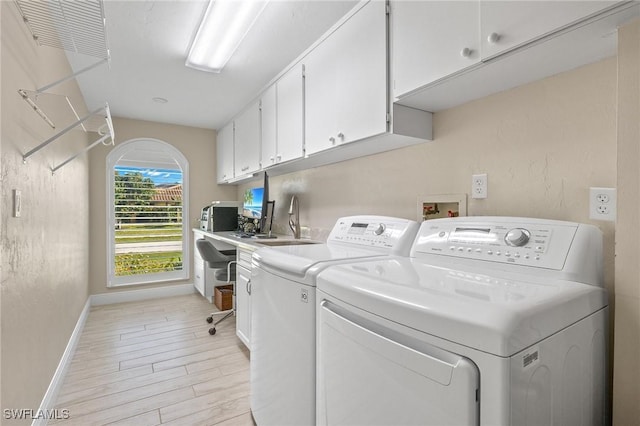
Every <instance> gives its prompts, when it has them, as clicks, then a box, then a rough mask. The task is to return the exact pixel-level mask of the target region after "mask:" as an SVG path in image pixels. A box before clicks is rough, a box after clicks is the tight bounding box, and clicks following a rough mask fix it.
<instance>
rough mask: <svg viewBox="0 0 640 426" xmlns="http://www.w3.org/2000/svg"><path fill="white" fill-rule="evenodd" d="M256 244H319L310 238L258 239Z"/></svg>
mask: <svg viewBox="0 0 640 426" xmlns="http://www.w3.org/2000/svg"><path fill="white" fill-rule="evenodd" d="M258 244H264V245H265V246H272V247H277V246H299V245H303V244H320V243H319V242H317V241H310V240H267V241H264V240H262V241H258Z"/></svg>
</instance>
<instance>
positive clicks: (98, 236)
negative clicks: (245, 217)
mask: <svg viewBox="0 0 640 426" xmlns="http://www.w3.org/2000/svg"><path fill="white" fill-rule="evenodd" d="M113 126H114V131H115V134H116V144H117V143H120V142H126V141H128V140H131V139H138V138H152V139H158V140H161V141H163V142H166V143H169V144H171V145H173V146H174V147H175V148H176V149H178V150H179V151H180V152H181V153H182V154H183V155H184V156H185V157H186V159H187V160H188V161H189V179H190V181H189V189H190V194H189V197H190V199H189V212H190V213H189V215H190V217H189V218H187V219H186V220H187V226H189V228H193V227H197V226H198V225H197V224H196V219H199V215H200V209H201V208H202V207H203V206H205V205H207V204H209V203H211V201H213V200H235V199H236V191H235V188H234V187H232V186H218V185H217V184H216V183H215V182H216V167H215V164H216V161H215V156H216V145H215V141H216V132H215V131H214V130H207V129H197V128H193V127H184V126H176V125H171V124H162V123H154V122H149V121H139V120H130V119H124V118H114V120H113ZM108 153H109V150H105V149H95V150H92V152H91V153H90V156H89V161H90V173H91V174H90V184H89V186H90V190H91V196H90V213H91V221H90V227H91V260H90V262H91V263H90V265H91V266H90V291H91V294H100V293H106V292H109V291H126V290H137V289H140V288H148V287H158V286H166V285H175V284H185V283H192V282H193V280H192V279H189V280H185V281H173V282H169V283H163V284H149V285H143V286H139V285H138V286H128V287H115V288H107V287H106V285H107V254H106V248H107V241H106V229H107V224H106V215H107V208H106V201H107V197H106V180H105V179H106V174H107V173H106V158H107V154H108ZM192 263H193V253H191V258H190V259H189V264H192ZM192 272H193V271H192Z"/></svg>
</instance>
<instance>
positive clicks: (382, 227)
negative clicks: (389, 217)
mask: <svg viewBox="0 0 640 426" xmlns="http://www.w3.org/2000/svg"><path fill="white" fill-rule="evenodd" d="M385 229H387V227H386V226H385V225H384V223H379V224H378V227H377V228H376V229H375V230H374V231H373V233H374V234H376V235H381V234H382V233H383V232H384V230H385Z"/></svg>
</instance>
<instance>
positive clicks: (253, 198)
mask: <svg viewBox="0 0 640 426" xmlns="http://www.w3.org/2000/svg"><path fill="white" fill-rule="evenodd" d="M263 199H264V188H251V189H247V190H246V191H245V192H244V202H243V204H242V216H244V217H246V218H249V219H258V220H260V221H261V220H262V207H263V204H264V202H263Z"/></svg>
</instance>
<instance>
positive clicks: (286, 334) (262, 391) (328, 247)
mask: <svg viewBox="0 0 640 426" xmlns="http://www.w3.org/2000/svg"><path fill="white" fill-rule="evenodd" d="M418 228H419V225H418V223H417V222H414V221H411V220H407V219H400V218H392V217H384V216H351V217H344V218H341V219H339V220H338V221H337V222H336V224H335V225H334V227H333V229H332V231H331V233H330V235H329V237H328V239H327V242H326V244H304V245H291V246H284V247H268V248H261V249H259V250H257V251H256V252H255V253H254V254H253V259H252V263H253V269H252V274H251V297H252V319H251V362H250V365H251V410H252V413H253V416H254V419H255V420H256V423H257V424H258V425H260V426H265V425H296V426H301V425H312V424H314V423H315V417H316V415H315V371H316V365H315V354H316V350H315V341H316V336H315V330H316V326H315V320H316V289H315V277H316V275H317V274H318V272H320V271H321V270H323V269H324V268H326V267H327V266H329V265H335V264H340V263H344V262H352V261H355V260H358V259H365V258H384V257H387V256H389V255H401V256H408V254H409V251H410V249H411V245H412V243H413V240H414V239H415V235H416V233H417V230H418Z"/></svg>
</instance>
